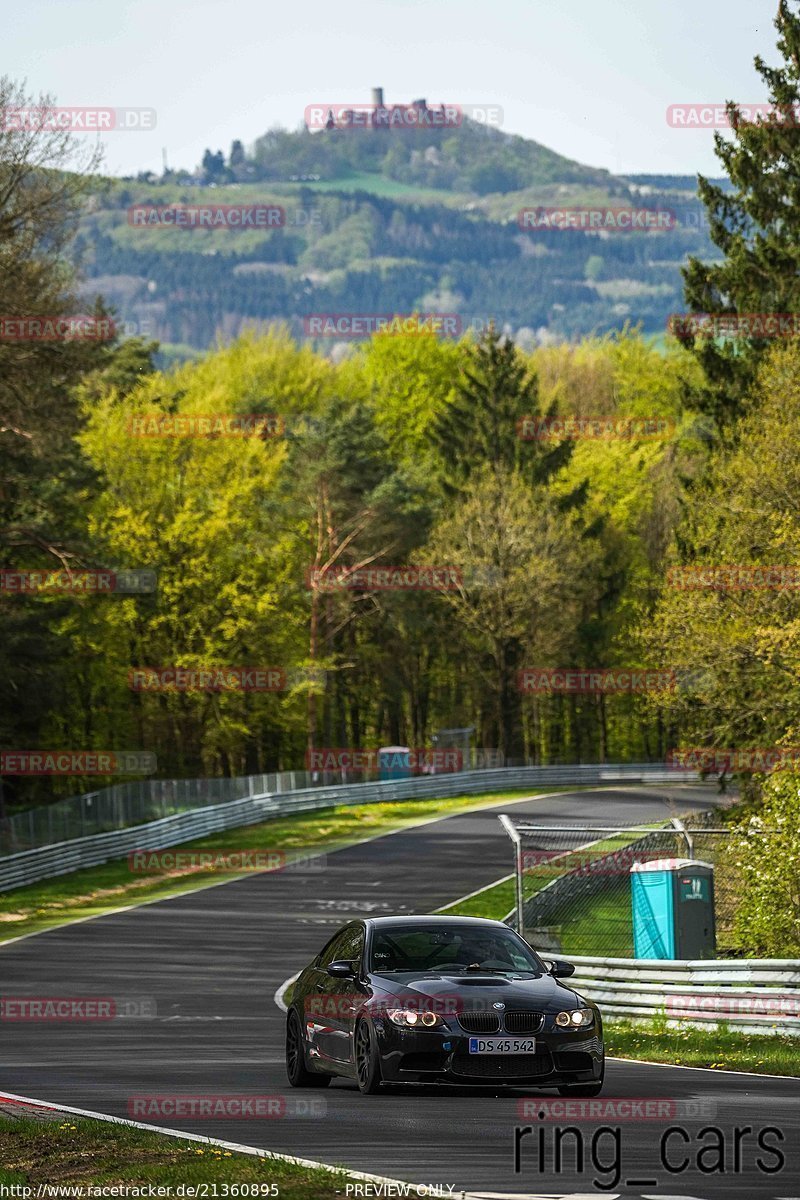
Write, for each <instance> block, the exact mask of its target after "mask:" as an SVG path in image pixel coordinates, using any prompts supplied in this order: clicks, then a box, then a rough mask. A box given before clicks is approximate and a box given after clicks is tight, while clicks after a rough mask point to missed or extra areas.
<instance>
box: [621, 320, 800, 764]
mask: <svg viewBox="0 0 800 1200" xmlns="http://www.w3.org/2000/svg"><path fill="white" fill-rule="evenodd" d="M748 407H749V408H750V409H751V411H749V412H748V415H747V416H746V417H745V418H743V419H742V420H741V421H740V423H739V428H738V436H737V438H736V443H735V445H733V446H730V447H727V448H725V449H724V450H720V451H718V452H717V454H716V456H715V458H714V459H713V461H712V463H711V465H710V468H709V470H708V473H707V477H706V478H705V479H704V480H703V481H702V483H701V484H698V485H697V486H695V487H694V489H693V490H692V493H691V503H690V504H689V506H688V507H687V511H686V514H685V518H684V520H683V521H682V523H681V524H680V526H679V527H678V529H677V532H676V537H675V541H674V545H673V550H672V555H671V559H672V564H673V566H672V573H671V574H669V573H668V576H667V581H666V586H665V587H664V590H663V592H662V596H661V599H660V602H659V605H658V608H657V609H656V612H655V616H654V619H653V621H652V622H650V621H648V622H647V623H646V625H645V626H644V628H643V630H642V634H643V638H644V639H645V640H646V642H647V643H648V644H649V645H650V646H651V648H655V649H656V650H657V651H659V650H660V657H661V659H662V661H664V662H667V663H669V664H670V666H672V668H673V669H674V670H675V671H676V672H677V673H678V675H679V678H680V677H682V678H685V679H687V680H689V681H691V682H690V684H689V685H688V686H679V687H678V688H677V690H676V691H675V692H674V693H672V694H671V695H669V696H668V697H666V698H665V699H666V700H667V702H668V709H667V711H668V716H669V718H670V719H671V721H672V724H673V728H677V729H680V730H681V731H682V733H683V739H684V742H685V743H686V744H688V745H706V746H713V747H718V748H720V749H729V748H733V749H740V748H744V747H765V748H768V749H771V748H773V747H775V746H777V745H779V744H781V743H782V742H783V741H784V740H788V742H790V743H791V744H795V745H796V744H797V740H796V739H797V738H798V736H800V600H798V588H797V584H796V582H795V583H792V578H793V575H794V574H795V573H796V570H797V568H796V565H795V564H797V562H798V561H800V512H799V511H798V505H797V497H798V495H800V467H799V466H798V464H800V347H798V345H797V344H796V343H793V344H792V345H790V346H787V347H785V348H783V347H774V348H773V350H772V352H771V353H770V354H768V355H767V356H766V357H765V358H764V360H763V361H762V364H761V367H760V368H759V373H758V376H757V381H756V384H755V386H754V390H753V395H752V399H751V400H750V401H749V405H748ZM781 565H783V566H785V567H786V570H787V575H786V579H785V582H782V579H781V577H780V576H771V577H770V576H767V575H766V574H764V575H763V577H762V578H761V579H759V577H758V576H755V577H753V579H754V583H753V584H751V583H749V582H748V580H749V578H750V577H749V576H748V575H745V576H743V579H744V583H742V578H737V577H730V576H726V575H724V574H718V575H717V576H716V577H709V582H710V584H711V585H712V586H709V587H686V586H685V585H684V580H685V579H686V576H685V575H684V574H683V573H682V572H683V569H684V568H692V567H697V568H701V567H706V568H714V567H716V568H725V567H728V566H731V567H735V568H738V567H742V568H744V569H745V570H746V571H747V570H750V569H751V568H759V567H760V568H762V570H763V572H766V571H767V570H768V569H769V568H774V567H779V566H781ZM689 582H691V578H690V577H689ZM682 585H683V586H682ZM673 744H674V743H673Z"/></svg>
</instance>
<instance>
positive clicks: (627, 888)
mask: <svg viewBox="0 0 800 1200" xmlns="http://www.w3.org/2000/svg"><path fill="white" fill-rule="evenodd" d="M711 822H714V824H713V825H712V824H711ZM503 824H504V826H505V828H506V831H507V832H508V833H509V835H510V836H511V837H512V840H513V841H514V842H515V845H516V887H517V904H516V909H517V918H516V919H517V923H518V924H519V912H520V910H521V912H522V929H523V935H524V936H525V938H526V939H527V940H528V941H530V942H531V943H532V944H533V945H534V946H536V947H537V949H540V950H543V951H550V952H551V953H556V954H557V953H563V954H564V955H565V956H567V957H569V956H570V955H596V956H603V957H605V956H607V957H619V958H631V957H634V916H633V908H634V905H633V896H632V885H631V868H632V867H633V866H634V865H635V864H636V863H650V864H651V865H655V864H658V865H661V864H663V867H664V869H666V870H668V869H669V864H670V863H672V862H674V861H675V860H687V859H691V860H696V861H700V862H703V863H707V864H709V865H710V866H712V867H713V868H714V886H713V898H714V913H715V923H716V951H717V953H718V954H725V953H728V952H731V951H732V950H733V949H734V936H733V934H734V920H735V915H736V901H737V894H738V892H739V888H740V882H739V880H738V876H737V870H736V863H735V861H734V859H733V856H732V855H731V853H730V831H729V830H727V829H725V828H722V827H720V824H719V816H718V815H715V814H713V813H711V814H707V815H706V814H704V815H701V816H697V815H695V816H693V817H692V818H690V819H687V821H686V822H685V823H684V822H681V821H678V820H676V821H674V822H673V823H671V824H670V825H668V826H666V827H664V826H663V825H660V823H659V825H660V827H659V826H652V825H640V826H635V827H634V826H618V825H602V826H601V825H597V826H578V825H569V826H566V825H561V826H559V825H553V824H550V825H534V824H528V823H524V822H516V821H512V820H511V819H510V818H508V817H504V818H503ZM676 957H680V955H676Z"/></svg>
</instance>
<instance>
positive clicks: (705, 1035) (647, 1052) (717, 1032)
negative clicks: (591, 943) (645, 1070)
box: [604, 1017, 800, 1076]
mask: <svg viewBox="0 0 800 1200" xmlns="http://www.w3.org/2000/svg"><path fill="white" fill-rule="evenodd" d="M604 1033H605V1042H606V1054H608V1055H610V1056H611V1057H613V1058H631V1059H640V1060H641V1059H644V1060H646V1061H650V1062H662V1063H673V1064H675V1065H677V1066H684V1067H713V1068H715V1069H716V1070H719V1071H752V1072H753V1073H755V1074H757V1075H760V1074H763V1075H791V1076H798V1075H800V1038H796V1037H785V1036H783V1035H780V1034H750V1033H742V1032H741V1031H739V1030H735V1029H730V1028H727V1027H726V1026H724V1025H719V1026H718V1027H717V1028H716V1029H699V1028H696V1027H695V1026H693V1025H687V1024H680V1025H679V1026H678V1027H677V1028H676V1029H669V1028H667V1024H666V1020H665V1019H663V1018H661V1019H655V1020H653V1021H650V1022H644V1021H642V1022H635V1023H634V1022H632V1021H624V1020H616V1019H614V1018H608V1017H607V1018H606V1021H605V1025H604Z"/></svg>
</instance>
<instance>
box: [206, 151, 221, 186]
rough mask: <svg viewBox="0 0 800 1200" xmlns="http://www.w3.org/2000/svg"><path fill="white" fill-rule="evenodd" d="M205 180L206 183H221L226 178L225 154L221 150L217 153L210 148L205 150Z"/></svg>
mask: <svg viewBox="0 0 800 1200" xmlns="http://www.w3.org/2000/svg"><path fill="white" fill-rule="evenodd" d="M202 168H203V182H204V183H221V182H222V180H223V179H224V178H225V174H226V171H225V155H224V154H223V153H222V151H221V150H217V152H216V154H212V153H211V151H210V150H205V151H204V152H203V161H202Z"/></svg>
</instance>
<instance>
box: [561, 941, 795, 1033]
mask: <svg viewBox="0 0 800 1200" xmlns="http://www.w3.org/2000/svg"><path fill="white" fill-rule="evenodd" d="M544 954H545V957H547V952H546V951H545V952H544ZM569 961H570V962H572V963H574V964H575V975H574V976H573V977H572V978H573V979H574V982H575V984H576V986H577V987H578V988H579V990H580V991H582V992H583V991H585V992H586V994H587V996H589V997H590V998H591V999H592V1000H595V1001H596V1002H597V1003H598V1004H599V1005H600V1009H601V1011H602V1012H603V1013H604V1014H605V1015H607V1016H611V1017H627V1018H629V1019H631V1020H637V1019H638V1020H642V1019H645V1018H646V1019H649V1020H652V1019H653V1018H654V1017H656V1016H658V1015H661V1016H664V1017H666V1019H667V1022H668V1023H670V1024H671V1023H673V1022H681V1023H684V1024H685V1023H687V1022H688V1023H690V1024H692V1025H698V1026H700V1027H706V1028H707V1027H709V1026H712V1027H713V1026H717V1025H719V1024H720V1023H724V1024H728V1025H730V1026H732V1027H735V1028H736V1029H738V1030H741V1031H742V1032H746V1033H761V1034H776V1033H780V1034H788V1035H790V1036H795V1037H797V1036H800V986H797V985H800V959H783V958H762V959H758V958H750V959H738V958H737V959H697V960H691V959H689V960H686V961H681V960H676V959H663V960H661V959H636V958H592V957H580V956H571V957H570V959H569ZM571 983H572V980H570V983H569V984H568V985H567V986H570V985H571ZM747 985H756V986H747Z"/></svg>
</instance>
